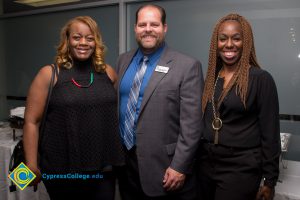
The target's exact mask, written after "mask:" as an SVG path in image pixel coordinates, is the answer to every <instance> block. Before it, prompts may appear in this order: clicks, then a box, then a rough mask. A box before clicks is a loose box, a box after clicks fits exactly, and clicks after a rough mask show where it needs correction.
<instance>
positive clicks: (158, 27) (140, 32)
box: [134, 6, 167, 54]
mask: <svg viewBox="0 0 300 200" xmlns="http://www.w3.org/2000/svg"><path fill="white" fill-rule="evenodd" d="M161 17H162V16H161V13H160V12H159V10H158V9H157V8H155V7H151V6H149V7H145V8H142V9H141V10H140V11H139V13H138V18H137V23H136V25H135V29H134V31H135V37H136V40H137V42H138V44H139V47H140V48H141V50H142V51H143V53H145V54H150V53H152V52H154V51H155V50H156V49H157V48H158V47H159V46H160V45H161V44H162V43H163V41H164V39H165V34H166V32H167V25H166V24H163V23H162V21H161Z"/></svg>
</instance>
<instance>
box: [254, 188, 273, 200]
mask: <svg viewBox="0 0 300 200" xmlns="http://www.w3.org/2000/svg"><path fill="white" fill-rule="evenodd" d="M274 194H275V189H274V187H272V188H271V187H269V186H266V185H263V186H261V187H260V188H259V190H258V192H257V194H256V200H272V199H273V198H274Z"/></svg>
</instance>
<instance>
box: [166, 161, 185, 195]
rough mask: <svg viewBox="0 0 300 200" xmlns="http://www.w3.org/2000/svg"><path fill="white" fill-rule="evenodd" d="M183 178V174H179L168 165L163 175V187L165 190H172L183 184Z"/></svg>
mask: <svg viewBox="0 0 300 200" xmlns="http://www.w3.org/2000/svg"><path fill="white" fill-rule="evenodd" d="M184 180H185V175H184V174H181V173H179V172H177V171H175V170H174V169H172V168H170V167H169V168H168V169H167V170H166V173H165V176H164V180H163V187H164V189H165V190H167V191H174V190H177V189H179V188H181V187H182V186H183V184H184Z"/></svg>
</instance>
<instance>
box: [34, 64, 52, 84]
mask: <svg viewBox="0 0 300 200" xmlns="http://www.w3.org/2000/svg"><path fill="white" fill-rule="evenodd" d="M36 76H37V78H39V79H42V80H44V81H48V80H50V78H51V76H52V66H51V65H45V66H43V67H42V68H41V69H40V70H39V72H38V73H37V75H36Z"/></svg>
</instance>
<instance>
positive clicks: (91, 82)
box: [72, 72, 94, 88]
mask: <svg viewBox="0 0 300 200" xmlns="http://www.w3.org/2000/svg"><path fill="white" fill-rule="evenodd" d="M93 82H94V73H93V72H91V76H90V83H89V84H88V85H80V84H79V83H77V82H76V81H75V79H74V78H72V83H73V84H74V85H76V86H77V87H79V88H89V87H90V86H91V85H92V84H93Z"/></svg>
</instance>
